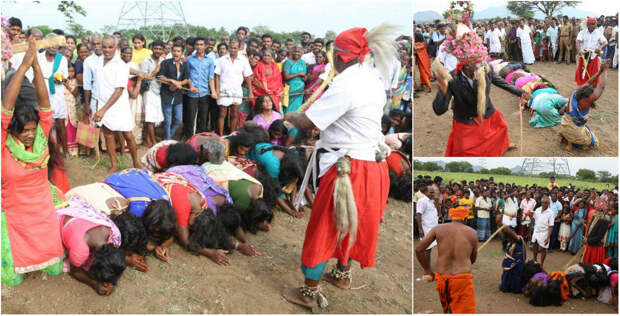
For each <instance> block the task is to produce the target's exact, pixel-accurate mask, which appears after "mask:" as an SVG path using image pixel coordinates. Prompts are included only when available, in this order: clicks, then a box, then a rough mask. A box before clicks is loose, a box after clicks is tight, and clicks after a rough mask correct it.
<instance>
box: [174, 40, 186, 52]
mask: <svg viewBox="0 0 620 316" xmlns="http://www.w3.org/2000/svg"><path fill="white" fill-rule="evenodd" d="M175 47H181V51H183V49H184V48H185V47H184V46H183V44H181V43H176V42H175V43H174V44H173V45H172V49H174V48H175Z"/></svg>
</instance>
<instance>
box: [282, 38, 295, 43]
mask: <svg viewBox="0 0 620 316" xmlns="http://www.w3.org/2000/svg"><path fill="white" fill-rule="evenodd" d="M289 42H293V43H295V40H294V39H292V38H287V39H285V40H284V43H289Z"/></svg>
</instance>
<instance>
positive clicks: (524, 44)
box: [517, 19, 536, 65]
mask: <svg viewBox="0 0 620 316" xmlns="http://www.w3.org/2000/svg"><path fill="white" fill-rule="evenodd" d="M531 32H532V31H531V30H530V28H529V27H527V26H526V25H525V20H523V19H522V20H521V21H519V27H518V28H517V37H518V38H519V41H518V42H517V43H518V44H519V47H520V48H521V54H522V55H523V63H524V64H528V65H531V64H533V63H534V61H535V60H536V59H535V58H534V50H533V49H532V37H531Z"/></svg>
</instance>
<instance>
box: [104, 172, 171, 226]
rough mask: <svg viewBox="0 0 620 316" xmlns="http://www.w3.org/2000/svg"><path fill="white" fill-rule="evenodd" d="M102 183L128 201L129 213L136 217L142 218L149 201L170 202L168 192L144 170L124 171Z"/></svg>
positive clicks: (114, 174) (151, 174)
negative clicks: (162, 200) (161, 200)
mask: <svg viewBox="0 0 620 316" xmlns="http://www.w3.org/2000/svg"><path fill="white" fill-rule="evenodd" d="M104 182H105V183H106V184H108V185H109V186H111V187H112V188H113V189H114V190H116V191H118V193H120V194H121V195H122V196H123V197H125V198H126V199H127V200H128V201H129V212H130V213H131V214H133V215H135V216H137V217H142V214H144V210H145V209H146V207H147V206H148V205H149V204H150V203H151V201H154V200H160V199H164V200H167V201H170V197H169V195H168V192H166V190H164V188H163V187H162V186H161V185H159V183H158V182H157V181H156V180H155V178H154V177H153V173H151V172H150V171H148V170H146V169H135V168H130V169H125V170H123V171H120V172H117V173H113V174H112V175H110V176H109V177H107V178H106V179H105V180H104Z"/></svg>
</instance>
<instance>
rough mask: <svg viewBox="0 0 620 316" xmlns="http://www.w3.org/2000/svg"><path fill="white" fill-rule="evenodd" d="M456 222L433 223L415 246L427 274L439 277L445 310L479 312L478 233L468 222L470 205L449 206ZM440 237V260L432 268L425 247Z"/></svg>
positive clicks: (438, 289) (439, 290)
mask: <svg viewBox="0 0 620 316" xmlns="http://www.w3.org/2000/svg"><path fill="white" fill-rule="evenodd" d="M449 212H450V218H451V219H452V222H450V223H447V224H441V225H437V226H435V227H433V229H431V231H430V232H429V233H428V234H426V236H424V239H422V241H420V243H419V244H418V246H417V247H416V248H415V253H416V258H417V259H418V262H419V263H420V264H421V265H422V268H423V269H424V278H425V279H428V280H429V281H432V280H433V279H434V280H435V288H436V289H437V292H438V293H439V300H440V301H441V307H442V308H443V312H444V313H451V314H474V313H476V295H475V293H474V281H473V275H472V273H471V266H472V265H473V264H474V262H476V257H477V255H478V251H477V250H478V235H477V233H476V231H475V230H473V229H472V228H471V227H469V226H467V225H465V222H464V220H465V217H467V215H468V214H469V209H468V208H467V207H464V206H461V207H457V208H453V209H450V210H449ZM435 240H437V250H438V256H437V262H436V264H435V271H436V272H433V270H431V267H430V264H429V260H430V258H428V257H427V256H426V253H425V251H424V250H425V249H426V248H427V247H428V246H429V245H430V244H431V243H433V242H434V241H435Z"/></svg>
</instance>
